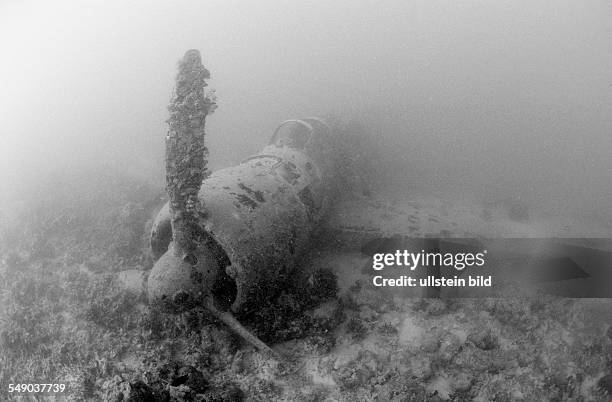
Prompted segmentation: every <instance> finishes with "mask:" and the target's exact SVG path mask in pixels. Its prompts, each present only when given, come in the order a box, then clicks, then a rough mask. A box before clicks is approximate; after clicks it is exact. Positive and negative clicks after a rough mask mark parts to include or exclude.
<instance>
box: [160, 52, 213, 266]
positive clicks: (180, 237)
mask: <svg viewBox="0 0 612 402" xmlns="http://www.w3.org/2000/svg"><path fill="white" fill-rule="evenodd" d="M178 67H179V71H178V74H177V75H176V87H175V89H174V93H173V94H172V99H171V101H170V105H169V106H168V111H169V112H170V118H169V119H168V121H167V122H168V127H169V130H168V136H167V137H166V188H167V191H168V196H169V198H170V214H171V217H172V233H173V241H174V244H175V247H174V250H175V251H176V253H178V254H180V255H178V257H181V258H187V257H188V256H190V255H192V253H193V252H194V251H195V250H196V248H197V240H196V237H197V235H196V234H197V233H198V230H197V229H198V228H197V225H198V224H197V222H198V219H197V218H198V213H201V212H202V209H203V206H201V205H199V200H198V192H199V190H200V187H201V185H202V180H203V179H204V178H205V177H206V176H207V175H208V170H207V168H206V164H207V157H208V149H207V148H206V146H205V145H204V136H205V130H204V127H205V123H206V116H207V115H209V114H211V113H212V112H213V111H214V110H215V108H216V102H215V96H214V93H212V92H211V93H207V92H206V90H205V88H206V86H207V83H206V80H207V79H208V78H210V73H209V72H208V70H207V69H206V68H205V67H204V65H202V57H201V56H200V52H199V51H198V50H193V49H192V50H188V51H187V52H186V53H185V56H184V57H183V58H182V60H180V62H179V66H178Z"/></svg>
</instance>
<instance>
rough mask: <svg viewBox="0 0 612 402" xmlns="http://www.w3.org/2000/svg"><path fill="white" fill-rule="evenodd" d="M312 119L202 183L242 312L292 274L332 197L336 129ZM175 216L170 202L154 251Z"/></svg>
mask: <svg viewBox="0 0 612 402" xmlns="http://www.w3.org/2000/svg"><path fill="white" fill-rule="evenodd" d="M310 121H311V123H312V124H311V123H309V122H308V121H301V120H293V121H289V122H285V123H283V124H282V125H281V126H280V127H279V130H277V131H276V132H275V134H274V135H273V137H272V140H271V143H270V144H269V145H268V146H266V147H265V148H264V149H263V150H262V152H261V153H260V154H258V155H255V156H252V157H250V158H248V159H246V160H245V161H243V162H242V163H241V164H239V165H237V166H233V167H230V168H226V169H222V170H219V171H217V172H215V173H213V174H212V175H210V177H208V178H207V179H206V180H204V182H203V184H202V188H201V191H200V195H199V197H200V202H201V203H202V204H203V205H205V206H206V214H205V215H203V216H201V217H200V227H201V228H202V229H203V230H204V231H205V232H206V233H207V234H208V235H209V236H210V238H211V239H212V240H214V242H216V244H218V246H220V248H221V249H222V251H223V252H224V254H225V257H226V259H225V263H222V264H220V269H224V270H225V273H227V275H228V276H229V277H230V278H231V279H232V280H233V281H234V282H235V291H234V292H235V293H234V294H233V295H230V296H229V298H230V299H231V308H232V310H233V311H235V312H237V311H244V310H248V309H249V308H253V307H255V306H257V304H258V302H259V301H261V300H262V299H265V298H266V297H267V296H268V295H270V293H271V292H272V291H273V290H274V289H275V288H276V287H277V286H278V284H279V283H281V282H282V280H283V279H284V278H286V277H287V275H290V274H291V270H292V269H293V267H294V265H295V263H296V259H297V258H298V257H299V256H300V255H301V254H302V252H303V251H304V250H305V248H306V247H307V244H308V241H309V238H310V236H311V234H312V232H313V230H314V229H315V227H316V225H317V223H318V222H319V220H320V218H321V217H322V216H323V214H324V213H325V211H326V208H327V205H328V204H329V193H330V182H329V180H327V179H326V178H327V176H326V175H327V174H328V172H327V171H326V169H327V168H328V166H329V163H330V160H329V155H326V152H328V151H329V150H330V149H331V144H330V138H329V133H328V129H327V127H326V126H325V125H324V123H323V122H322V121H320V120H315V119H310ZM321 165H322V166H321ZM169 222H170V216H169V211H168V208H167V206H164V207H163V208H162V210H161V211H160V213H159V215H158V217H157V219H156V221H155V224H154V227H153V230H152V235H151V247H152V251H153V254H154V255H155V256H159V255H161V254H163V253H164V252H165V251H166V249H167V247H168V243H169V241H170V238H171V229H170V224H169ZM209 285H210V284H209ZM225 296H226V297H227V295H225Z"/></svg>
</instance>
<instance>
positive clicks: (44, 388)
mask: <svg viewBox="0 0 612 402" xmlns="http://www.w3.org/2000/svg"><path fill="white" fill-rule="evenodd" d="M65 390H66V384H42V383H40V384H39V383H34V384H9V385H8V392H9V393H18V394H39V393H45V394H57V393H61V392H64V391H65Z"/></svg>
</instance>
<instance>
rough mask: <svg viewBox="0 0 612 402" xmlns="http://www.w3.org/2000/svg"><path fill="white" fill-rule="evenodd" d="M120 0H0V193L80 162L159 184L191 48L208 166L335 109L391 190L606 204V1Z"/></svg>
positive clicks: (610, 16)
mask: <svg viewBox="0 0 612 402" xmlns="http://www.w3.org/2000/svg"><path fill="white" fill-rule="evenodd" d="M127 3H128V2H120V1H116V2H109V1H91V2H80V1H76V0H74V1H54V2H45V1H12V0H3V1H1V2H0V57H1V62H0V110H1V112H0V199H2V200H3V201H7V200H15V199H17V200H20V199H23V198H27V197H28V194H30V193H29V191H30V189H32V188H37V187H40V186H41V185H43V184H44V183H46V182H49V180H50V178H51V177H53V176H55V175H58V174H60V175H61V174H62V172H66V171H71V172H74V171H77V170H81V169H86V168H91V167H93V168H94V169H93V171H94V172H95V171H96V170H100V169H116V170H118V171H122V172H127V173H129V174H133V175H138V176H140V177H142V178H146V179H147V180H151V181H153V182H155V183H159V185H160V186H162V185H163V138H164V135H165V132H166V125H165V123H164V121H165V119H166V117H167V112H166V106H167V103H168V100H169V97H170V92H171V90H172V85H173V79H174V75H175V72H176V62H177V60H178V59H179V58H180V57H181V56H182V54H183V53H184V51H185V50H187V49H190V48H198V49H200V51H201V52H202V54H203V56H204V61H205V64H206V66H207V67H208V68H209V70H210V71H211V74H212V79H211V80H210V85H211V87H213V88H215V89H216V90H217V95H218V97H219V109H218V110H217V112H216V113H215V114H214V115H213V116H212V117H210V118H209V122H208V136H207V140H208V145H209V147H210V150H211V166H212V167H213V168H215V167H223V166H228V165H231V164H235V163H237V162H239V161H240V160H241V159H242V158H244V157H245V156H248V155H249V154H252V153H254V152H257V151H258V150H259V149H260V148H261V146H262V145H263V144H264V142H265V141H266V140H267V138H268V137H269V136H270V134H271V132H272V130H273V129H274V127H275V126H276V124H277V123H278V122H280V121H282V120H284V119H287V118H294V117H300V116H308V115H320V114H325V113H328V112H336V113H339V114H341V115H344V116H346V117H353V118H358V119H360V120H362V121H363V122H364V123H365V124H367V125H368V126H370V127H371V129H372V135H374V136H377V142H378V143H379V144H381V146H382V147H384V152H383V156H384V157H385V158H386V159H387V160H388V161H390V162H391V161H392V162H393V163H395V165H394V168H393V172H394V173H393V175H392V177H393V180H391V182H390V184H389V185H396V186H403V185H404V184H408V185H420V186H425V187H428V188H431V189H436V190H440V191H442V192H447V193H450V194H453V193H457V194H458V195H460V194H461V193H462V192H463V193H476V194H478V195H481V194H482V195H483V196H485V197H486V196H489V195H491V196H494V197H502V198H503V197H518V196H520V197H522V198H523V199H524V200H526V201H527V202H532V203H538V204H539V205H540V206H544V207H549V208H560V207H561V206H569V207H571V209H573V210H574V211H581V212H584V211H596V212H598V213H599V214H602V215H603V216H606V217H607V216H609V212H610V205H611V204H610V200H611V199H612V183H611V179H610V178H611V176H612V175H611V173H612V158H611V154H612V152H611V151H612V3H610V2H608V1H604V0H601V1H556V0H555V1H553V0H550V1H533V0H530V1H526V0H525V1H495V2H491V1H462V2H452V1H430V0H418V1H333V2H324V1H257V2H248V1H206V2H198V1H176V2H170V1H167V2H151V1H131V2H129V4H127ZM92 179H95V178H93V177H92ZM77 196H78V195H77Z"/></svg>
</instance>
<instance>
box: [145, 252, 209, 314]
mask: <svg viewBox="0 0 612 402" xmlns="http://www.w3.org/2000/svg"><path fill="white" fill-rule="evenodd" d="M218 272H219V265H218V263H217V261H216V259H215V258H214V257H213V255H212V254H211V253H210V252H209V251H208V250H201V251H199V252H198V253H197V254H195V255H193V256H190V258H185V259H183V258H180V257H178V256H177V255H176V253H175V252H174V248H173V247H172V244H170V247H169V248H168V251H167V252H166V253H165V254H164V255H162V256H161V258H160V259H159V260H157V262H156V263H155V265H154V266H153V269H152V270H151V274H150V275H149V280H148V285H147V293H148V297H149V304H151V306H153V307H155V308H158V309H160V310H162V311H165V312H168V313H175V314H176V313H181V312H184V311H187V310H190V309H192V308H194V307H196V306H197V305H199V304H200V303H201V302H202V300H203V298H204V297H205V296H207V295H209V294H210V287H211V286H212V285H213V283H214V281H215V278H216V275H217V273H218Z"/></svg>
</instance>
